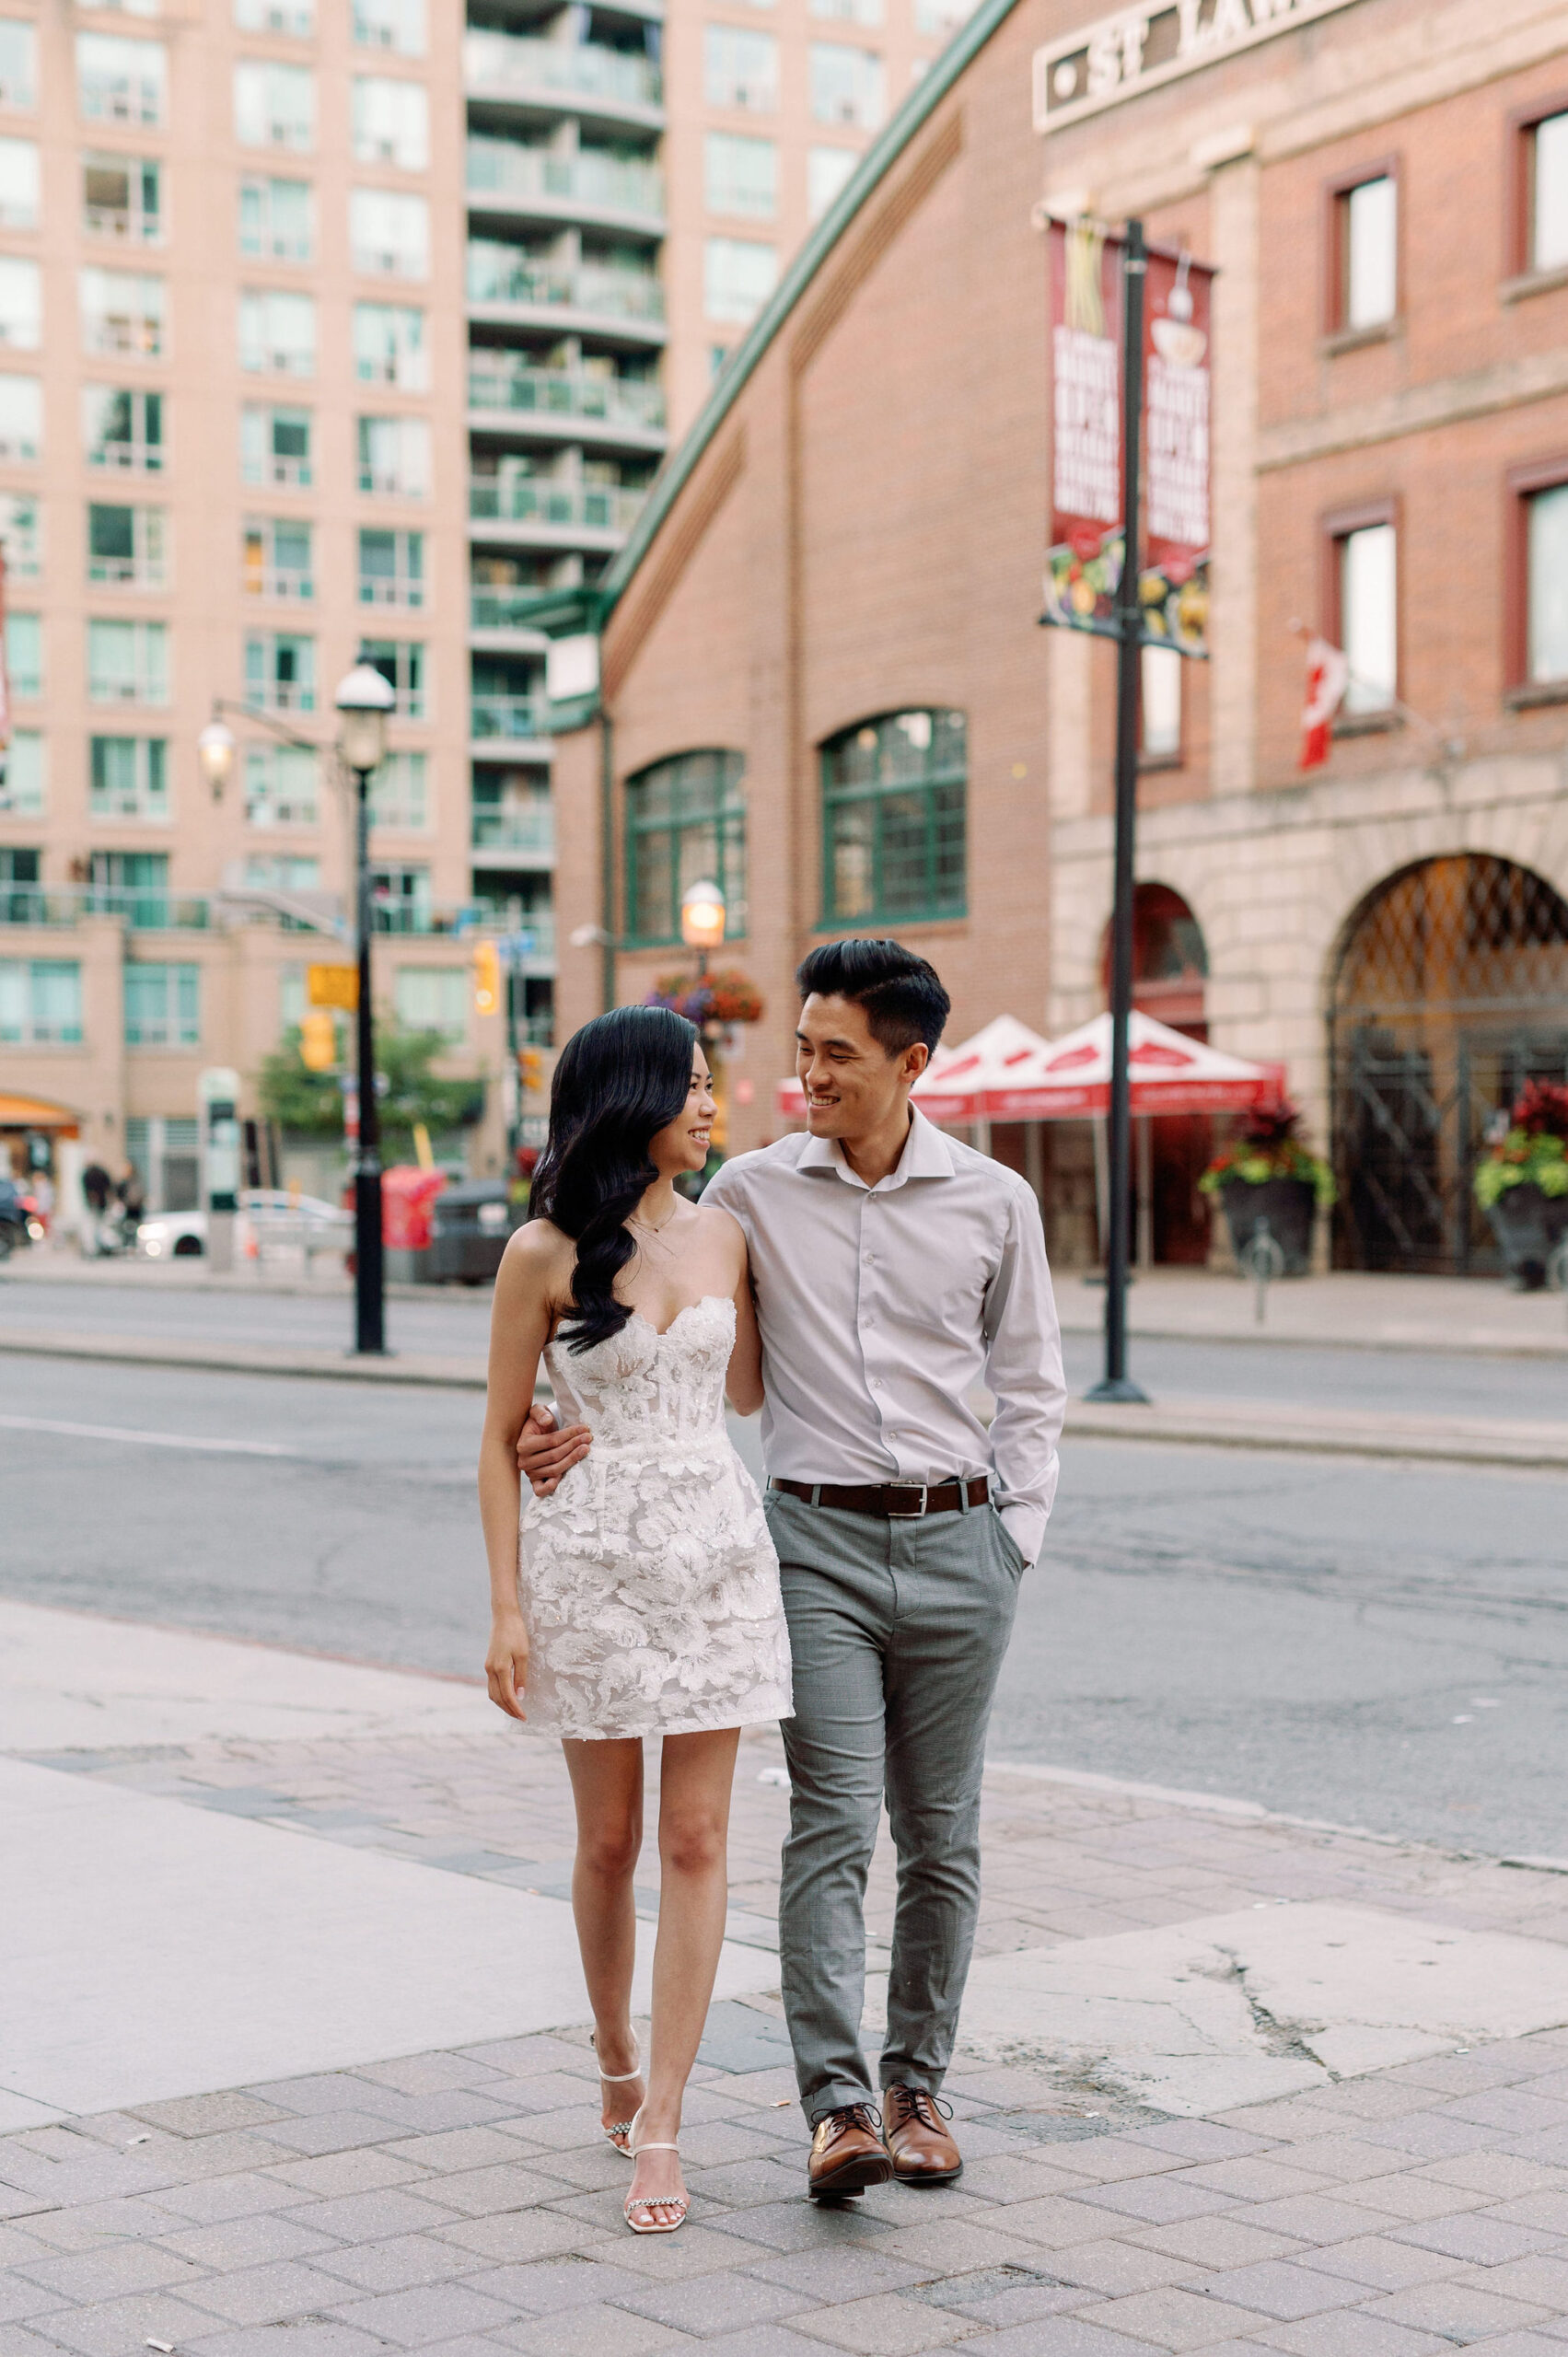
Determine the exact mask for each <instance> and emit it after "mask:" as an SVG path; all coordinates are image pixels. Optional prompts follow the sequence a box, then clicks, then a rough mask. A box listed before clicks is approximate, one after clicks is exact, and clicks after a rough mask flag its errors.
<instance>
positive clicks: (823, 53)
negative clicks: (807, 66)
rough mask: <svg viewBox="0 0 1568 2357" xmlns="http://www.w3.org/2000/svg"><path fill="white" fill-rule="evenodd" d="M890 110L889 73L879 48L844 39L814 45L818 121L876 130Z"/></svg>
mask: <svg viewBox="0 0 1568 2357" xmlns="http://www.w3.org/2000/svg"><path fill="white" fill-rule="evenodd" d="M887 110H888V97H887V75H886V74H885V73H884V71H883V68H882V60H881V58H880V57H879V56H878V55H877V52H876V51H875V50H871V49H850V48H848V47H846V45H845V44H844V43H843V42H842V41H813V42H812V44H811V112H812V116H813V118H814V120H815V121H816V122H842V123H853V124H854V126H855V128H856V129H857V130H860V131H875V130H877V127H878V125H879V124H880V123H881V121H882V118H883V116H884V115H885V114H886V112H887Z"/></svg>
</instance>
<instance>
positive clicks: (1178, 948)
mask: <svg viewBox="0 0 1568 2357" xmlns="http://www.w3.org/2000/svg"><path fill="white" fill-rule="evenodd" d="M1208 978H1209V956H1208V950H1207V948H1206V947H1205V946H1204V942H1203V928H1202V925H1201V924H1200V923H1198V920H1197V918H1196V917H1195V916H1194V915H1193V913H1192V911H1191V908H1190V907H1189V905H1188V903H1187V902H1186V901H1185V900H1183V899H1182V897H1181V895H1180V893H1179V892H1177V891H1173V890H1172V888H1171V887H1170V886H1169V885H1168V884H1140V885H1139V886H1138V887H1137V888H1136V889H1135V891H1134V893H1133V896H1132V1004H1133V1005H1134V1006H1135V1007H1137V1008H1139V1009H1140V1010H1141V1011H1142V1012H1143V1013H1144V1015H1152V1016H1154V1018H1155V1021H1156V1023H1167V1024H1169V1026H1170V1028H1171V1029H1172V1030H1173V1031H1185V1032H1186V1033H1187V1034H1188V1036H1189V1037H1190V1038H1191V1039H1207V1038H1208V1036H1209V1026H1208V1020H1207V1011H1206V1007H1205V1004H1204V992H1205V988H1206V985H1207V982H1208ZM1101 979H1102V981H1103V984H1104V988H1105V993H1106V1003H1107V1004H1108V1005H1109V1000H1110V934H1109V927H1108V928H1107V930H1106V937H1105V944H1104V949H1103V970H1102V977H1101ZM1136 1126H1137V1132H1138V1134H1136V1135H1135V1137H1134V1139H1133V1179H1134V1183H1135V1192H1136V1201H1137V1207H1138V1229H1139V1235H1138V1257H1139V1259H1140V1260H1155V1261H1156V1262H1160V1263H1167V1262H1168V1263H1175V1264H1177V1265H1186V1266H1188V1267H1192V1266H1201V1265H1202V1263H1203V1262H1204V1261H1206V1260H1207V1259H1208V1257H1209V1215H1208V1212H1207V1210H1206V1208H1205V1207H1204V1205H1203V1200H1202V1196H1201V1195H1200V1194H1199V1193H1198V1180H1199V1178H1200V1176H1201V1175H1202V1170H1203V1167H1204V1165H1205V1164H1206V1163H1207V1161H1208V1159H1209V1157H1210V1155H1211V1154H1212V1153H1213V1151H1214V1121H1213V1120H1212V1119H1211V1117H1210V1116H1209V1115H1208V1114H1207V1113H1166V1114H1161V1115H1160V1116H1159V1117H1158V1118H1157V1119H1156V1120H1142V1121H1140V1122H1139V1123H1138V1124H1137V1125H1136Z"/></svg>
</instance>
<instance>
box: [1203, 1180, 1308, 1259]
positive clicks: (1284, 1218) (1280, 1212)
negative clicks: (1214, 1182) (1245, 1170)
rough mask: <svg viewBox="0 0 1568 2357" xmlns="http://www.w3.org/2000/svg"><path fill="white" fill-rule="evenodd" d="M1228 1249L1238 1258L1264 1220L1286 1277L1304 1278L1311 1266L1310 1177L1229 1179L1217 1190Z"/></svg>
mask: <svg viewBox="0 0 1568 2357" xmlns="http://www.w3.org/2000/svg"><path fill="white" fill-rule="evenodd" d="M1220 1201H1221V1202H1222V1203H1224V1205H1225V1225H1226V1226H1227V1227H1228V1228H1229V1230H1230V1241H1231V1248H1232V1249H1233V1251H1234V1252H1235V1253H1236V1256H1237V1260H1239V1259H1240V1257H1241V1254H1242V1251H1243V1250H1244V1248H1246V1246H1248V1245H1249V1244H1250V1242H1251V1241H1252V1238H1253V1237H1254V1236H1255V1235H1256V1233H1257V1229H1258V1222H1259V1221H1260V1219H1266V1220H1267V1221H1268V1223H1269V1233H1270V1235H1271V1236H1272V1237H1273V1239H1274V1242H1275V1243H1276V1244H1277V1245H1278V1246H1279V1248H1280V1249H1281V1251H1282V1252H1283V1254H1284V1256H1285V1274H1286V1276H1287V1277H1304V1276H1306V1274H1307V1271H1308V1270H1309V1269H1310V1268H1311V1266H1312V1223H1313V1221H1314V1220H1315V1219H1316V1218H1317V1216H1318V1190H1317V1188H1316V1187H1314V1185H1313V1184H1312V1181H1311V1179H1258V1180H1256V1181H1253V1180H1249V1179H1230V1180H1228V1181H1227V1182H1226V1184H1225V1186H1224V1187H1222V1188H1221V1189H1220Z"/></svg>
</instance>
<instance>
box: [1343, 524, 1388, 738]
mask: <svg viewBox="0 0 1568 2357" xmlns="http://www.w3.org/2000/svg"><path fill="white" fill-rule="evenodd" d="M1333 554H1334V586H1335V587H1336V589H1337V592H1338V597H1339V615H1338V631H1337V633H1335V632H1332V631H1331V632H1330V637H1334V636H1336V635H1337V637H1338V642H1339V644H1340V645H1341V646H1342V648H1343V649H1344V656H1345V660H1346V662H1347V663H1348V664H1349V666H1350V680H1349V684H1348V685H1347V687H1346V689H1345V697H1344V710H1345V711H1346V713H1347V714H1355V713H1382V712H1389V711H1391V710H1392V709H1393V707H1394V705H1395V703H1396V702H1398V690H1399V595H1398V589H1399V585H1398V578H1397V564H1396V547H1395V532H1394V527H1393V524H1392V523H1391V522H1388V521H1378V522H1376V523H1367V524H1364V525H1360V526H1357V527H1356V528H1354V529H1353V530H1349V531H1343V532H1339V533H1336V534H1335V535H1334V546H1333Z"/></svg>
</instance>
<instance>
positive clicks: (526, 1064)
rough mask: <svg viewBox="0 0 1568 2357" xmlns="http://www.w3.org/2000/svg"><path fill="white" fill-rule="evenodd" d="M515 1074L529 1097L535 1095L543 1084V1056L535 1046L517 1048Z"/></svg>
mask: <svg viewBox="0 0 1568 2357" xmlns="http://www.w3.org/2000/svg"><path fill="white" fill-rule="evenodd" d="M517 1076H518V1078H519V1079H520V1080H521V1082H522V1084H523V1086H524V1087H525V1089H527V1091H528V1095H529V1096H530V1097H537V1096H538V1095H539V1094H540V1090H541V1089H542V1088H543V1086H544V1058H543V1057H542V1056H541V1055H540V1051H539V1050H538V1049H537V1048H519V1049H518V1051H517Z"/></svg>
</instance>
